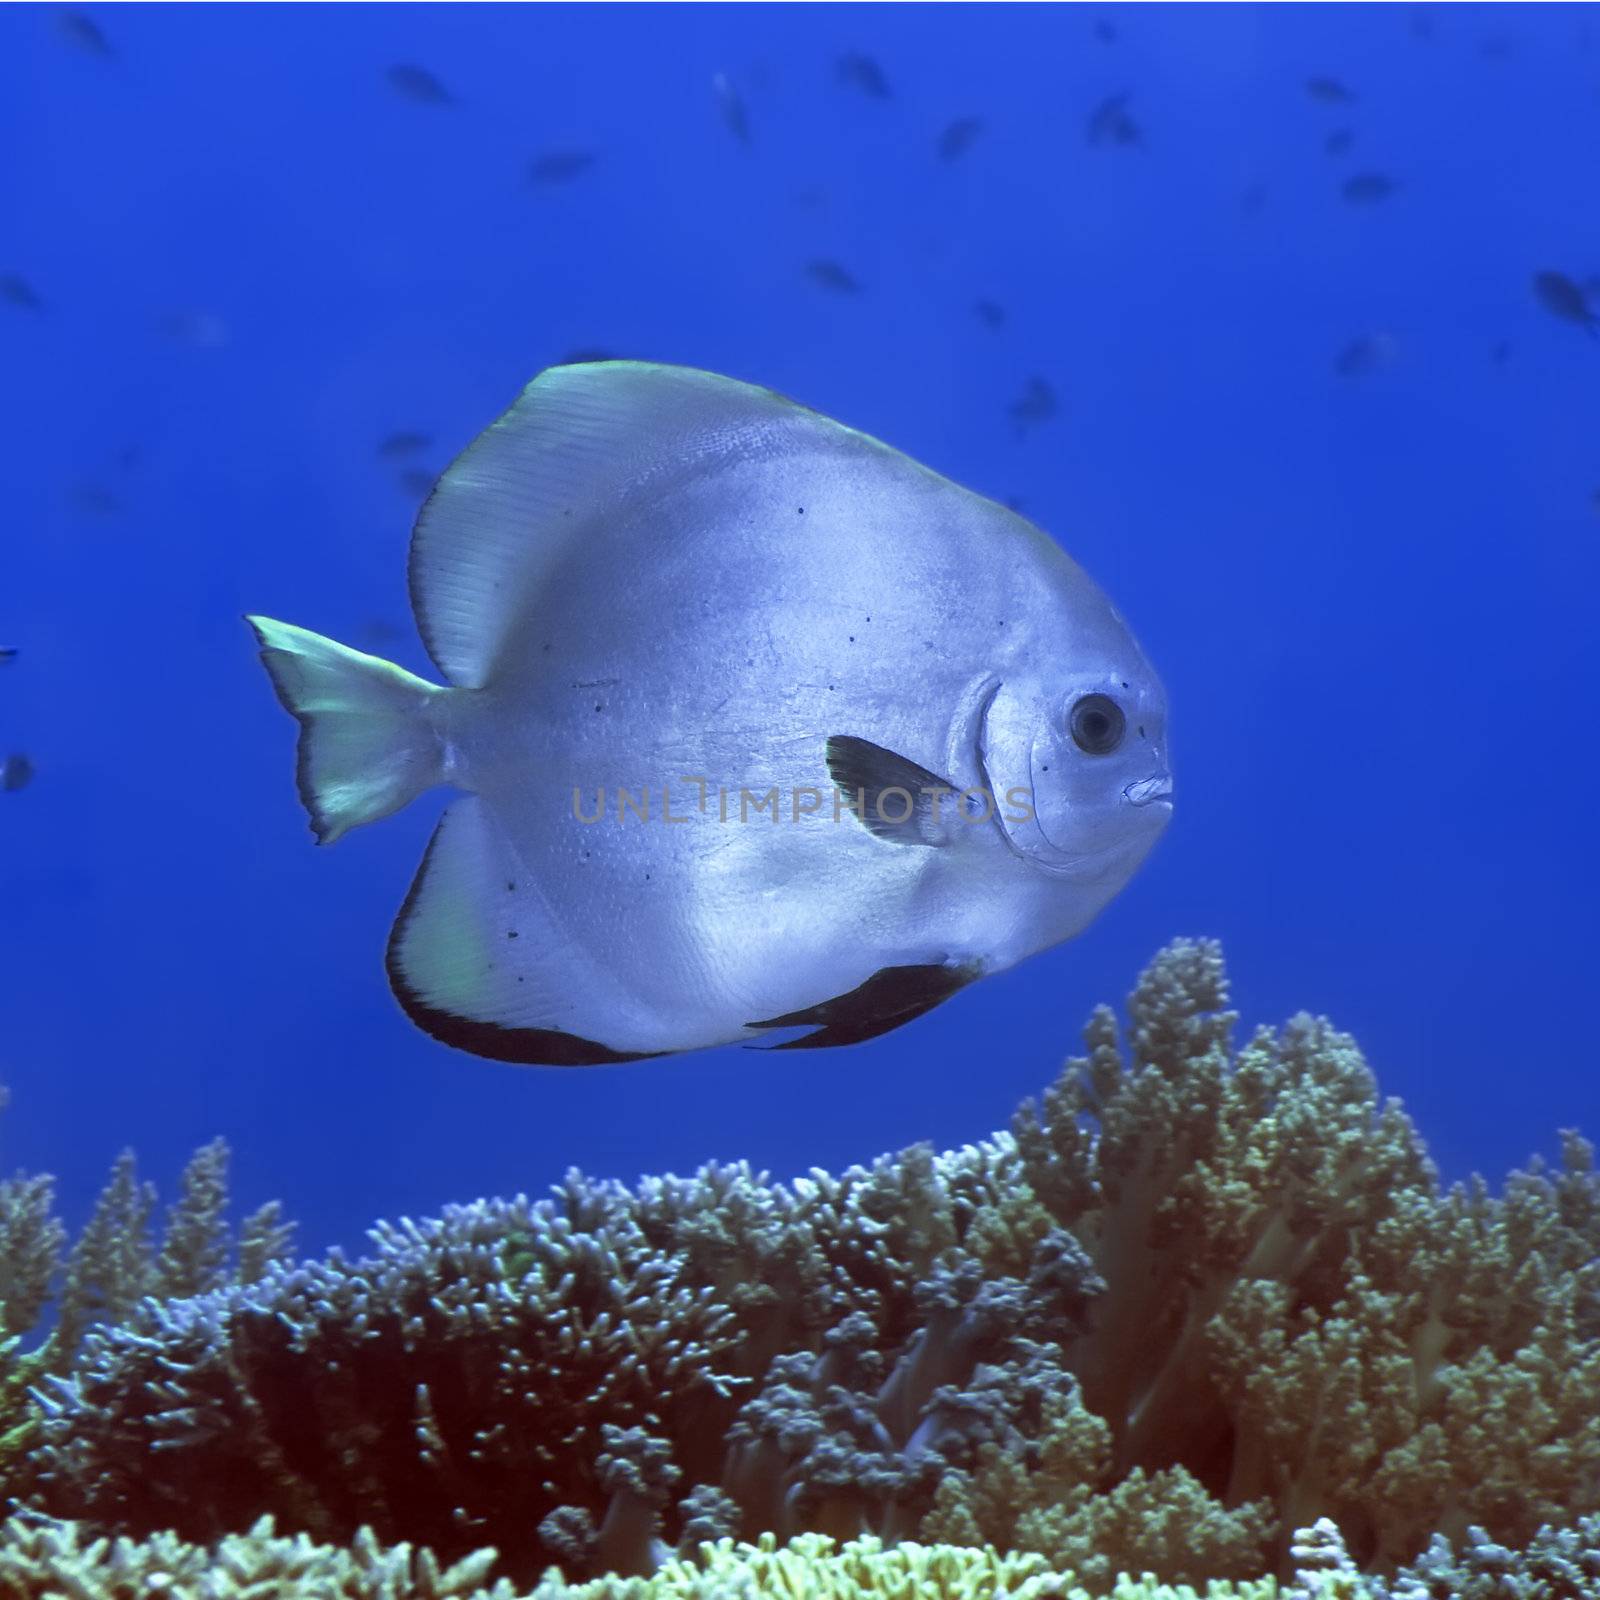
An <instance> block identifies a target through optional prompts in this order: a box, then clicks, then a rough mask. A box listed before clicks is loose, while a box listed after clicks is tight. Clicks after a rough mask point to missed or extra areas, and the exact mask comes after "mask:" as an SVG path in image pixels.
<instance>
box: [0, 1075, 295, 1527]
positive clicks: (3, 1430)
mask: <svg viewBox="0 0 1600 1600" xmlns="http://www.w3.org/2000/svg"><path fill="white" fill-rule="evenodd" d="M6 1104H7V1095H6V1091H5V1090H4V1089H3V1088H0V1110H3V1109H4V1108H5V1106H6ZM228 1154H229V1152H228V1145H227V1142H226V1141H225V1140H222V1139H216V1140H213V1141H212V1142H211V1143H210V1144H208V1145H205V1146H204V1147H203V1148H201V1149H199V1150H197V1151H196V1152H195V1154H194V1156H193V1157H192V1158H191V1160H190V1161H189V1164H188V1165H187V1166H186V1167H185V1168H184V1171H183V1175H182V1177H181V1179H180V1180H179V1195H178V1198H177V1200H176V1201H175V1202H174V1203H173V1204H172V1206H171V1207H170V1209H169V1211H168V1213H167V1218H166V1225H165V1228H164V1230H163V1233H162V1240H161V1245H160V1249H159V1252H158V1251H157V1249H156V1246H155V1243H154V1240H153V1239H152V1237H151V1230H150V1217H151V1213H152V1211H153V1209H154V1207H155V1200H156V1195H155V1190H154V1189H153V1188H152V1187H151V1186H150V1185H149V1184H147V1183H142V1182H141V1181H140V1179H139V1176H138V1171H137V1167H136V1165H135V1162H134V1157H133V1152H132V1151H131V1150H125V1151H123V1153H122V1154H121V1155H120V1156H119V1157H118V1158H117V1160H116V1162H115V1164H114V1165H113V1167H112V1169H111V1177H110V1179H109V1181H108V1182H107V1184H106V1187H105V1189H104V1190H103V1191H102V1192H101V1195H100V1198H99V1200H98V1201H97V1202H96V1204H95V1208H94V1213H93V1215H92V1216H91V1217H90V1219H89V1221H88V1223H87V1224H86V1226H85V1227H84V1230H83V1232H82V1234H81V1235H80V1236H79V1238H78V1240H77V1242H76V1243H75V1244H74V1245H73V1246H72V1248H71V1250H70V1251H68V1250H67V1249H66V1244H67V1230H66V1228H65V1227H64V1226H63V1225H62V1223H61V1222H60V1220H59V1219H58V1218H57V1217H56V1215H55V1212H54V1183H53V1180H52V1179H50V1178H49V1177H47V1176H42V1175H30V1174H27V1173H18V1174H17V1175H16V1176H14V1177H11V1178H7V1179H5V1180H4V1181H3V1182H0V1500H3V1501H4V1502H5V1503H6V1504H7V1505H10V1504H14V1503H15V1502H16V1501H17V1499H18V1498H19V1497H20V1496H21V1495H22V1494H23V1493H24V1492H25V1491H26V1489H27V1488H28V1486H29V1485H30V1484H31V1481H32V1474H31V1468H32V1467H33V1465H34V1464H35V1457H34V1455H33V1451H32V1447H33V1446H34V1445H35V1444H36V1443H37V1437H38V1426H39V1416H40V1410H39V1406H38V1405H37V1403H36V1402H35V1399H34V1398H33V1393H32V1391H33V1386H34V1385H35V1384H37V1383H40V1382H43V1381H45V1380H46V1379H47V1378H48V1377H49V1376H50V1375H51V1374H55V1375H58V1376H59V1375H61V1374H64V1373H67V1372H70V1371H71V1369H72V1368H73V1366H74V1365H75V1364H76V1362H77V1359H78V1356H79V1353H80V1350H81V1346H82V1342H83V1334H84V1331H85V1330H86V1329H87V1328H88V1327H89V1326H91V1325H92V1324H94V1323H98V1322H105V1321H111V1320H115V1319H117V1318H120V1317H124V1316H126V1315H128V1313H129V1312H130V1311H131V1310H132V1308H133V1307H134V1306H135V1305H136V1304H137V1303H138V1302H139V1301H140V1300H141V1299H142V1298H144V1297H146V1296H154V1297H163V1296H173V1295H192V1294H197V1293H201V1292H204V1291H206V1290H210V1289H215V1288H219V1287H221V1286H222V1285H223V1284H225V1283H246V1282H249V1281H251V1280H252V1279H254V1278H257V1277H259V1276H260V1275H261V1274H262V1273H263V1272H264V1271H265V1270H266V1269H267V1267H268V1266H269V1265H270V1264H271V1263H272V1262H273V1261H275V1260H278V1259H281V1258H283V1257H286V1256H287V1255H288V1254H289V1253H290V1251H291V1249H292V1247H293V1239H294V1230H293V1227H292V1226H291V1225H289V1224H287V1223H285V1222H284V1221H283V1220H282V1215H281V1210H280V1207H279V1206H278V1203H277V1202H276V1201H271V1202H269V1203H268V1204H266V1205H264V1206H262V1207H261V1208H260V1209H259V1210H258V1211H256V1212H254V1213H252V1214H251V1215H250V1216H249V1217H247V1218H246V1219H245V1220H244V1222H243V1223H242V1224H241V1226H240V1229H239V1235H238V1239H237V1242H236V1243H235V1241H233V1239H232V1238H231V1236H230V1232H229V1228H228V1224H227V1218H226V1213H227V1206H228ZM230 1258H233V1259H234V1265H233V1267H232V1270H231V1271H230V1269H229V1261H230ZM52 1303H53V1304H54V1310H55V1315H54V1321H53V1324H51V1325H49V1326H46V1325H45V1313H46V1311H47V1309H48V1308H49V1307H50V1306H51V1305H52ZM25 1344H31V1346H32V1347H31V1348H28V1349H24V1345H25Z"/></svg>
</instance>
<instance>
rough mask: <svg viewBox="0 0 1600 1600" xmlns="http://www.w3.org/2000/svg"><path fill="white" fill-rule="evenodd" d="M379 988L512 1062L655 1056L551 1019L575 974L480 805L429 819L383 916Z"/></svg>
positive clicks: (454, 1038) (426, 1025) (582, 982)
mask: <svg viewBox="0 0 1600 1600" xmlns="http://www.w3.org/2000/svg"><path fill="white" fill-rule="evenodd" d="M387 965H388V970H389V984H390V987H391V988H392V989H393V990H394V993H395V998H396V999H397V1000H399V1002H400V1004H401V1006H402V1007H403V1008H404V1010H405V1013H406V1015H407V1016H408V1017H410V1019H411V1020H412V1021H413V1022H414V1023H416V1025H417V1026H418V1027H419V1028H421V1029H422V1030H423V1031H424V1032H425V1033H429V1034H432V1035H433V1037H434V1038H435V1039H438V1040H440V1041H441V1042H442V1043H444V1044H448V1045H451V1046H453V1047H454V1048H455V1049H457V1050H467V1051H470V1052H471V1053H472V1054H473V1055H477V1056H487V1057H488V1058H489V1059H491V1060H493V1061H510V1062H515V1063H518V1064H519V1065H523V1066H552V1067H593V1066H603V1065H606V1064H609V1063H611V1062H616V1061H640V1060H643V1059H645V1058H646V1057H647V1056H651V1055H656V1054H660V1053H661V1052H658V1051H627V1050H615V1049H613V1048H611V1047H610V1046H609V1045H606V1044H603V1043H601V1042H599V1041H598V1040H595V1039H590V1038H585V1037H583V1036H582V1035H581V1033H580V1032H578V1031H576V1029H574V1028H568V1027H564V1026H563V1025H562V1024H563V1022H564V1021H565V1020H566V1019H567V1018H569V1017H575V1016H576V1015H577V1012H578V1005H577V1002H578V1001H580V1000H582V999H583V998H584V997H585V988H586V984H587V983H588V981H589V980H588V978H587V974H586V972H585V969H584V967H583V966H582V964H581V962H580V960H579V959H578V957H577V956H576V955H575V954H574V953H573V950H572V947H571V945H570V943H569V942H568V941H566V940H564V939H563V938H562V937H561V936H560V933H559V930H558V929H556V928H555V927H554V926H553V924H552V922H551V919H550V915H549V912H548V911H547V909H546V908H545V905H544V901H543V897H542V896H541V895H540V894H539V893H538V891H537V889H536V887H535V886H534V885H533V884H532V883H530V882H529V881H528V874H527V872H526V871H525V870H524V869H523V867H522V866H521V864H520V863H519V862H518V860H517V858H516V856H515V853H514V852H513V851H512V849H511V847H510V845H509V843H508V842H507V841H506V839H505V838H504V836H503V835H502V833H501V831H500V829H499V828H498V827H497V826H496V825H495V823H494V820H493V818H492V816H491V815H490V813H489V812H488V810H487V808H486V807H485V806H484V804H483V802H482V801H481V800H480V799H479V798H478V797H477V796H476V795H466V796H463V797H462V798H461V799H458V800H456V801H453V802H452V803H451V805H450V808H449V809H448V810H447V811H446V812H445V814H444V816H443V817H441V818H440V820H439V825H438V827H437V828H436V829H435V830H434V834H433V838H432V839H431V840H430V841H429V843H428V849H427V852H426V854H425V855H424V856H423V858H422V865H421V866H420V867H419V868H418V869H417V876H416V878H415V879H414V880H413V882H412V885H411V892H410V893H409V894H408V895H407V896H406V901H405V904H404V905H403V906H402V907H401V909H400V914H399V916H398V917H397V918H396V919H395V924H394V930H393V932H392V933H391V934H390V936H389V950H388V957H387Z"/></svg>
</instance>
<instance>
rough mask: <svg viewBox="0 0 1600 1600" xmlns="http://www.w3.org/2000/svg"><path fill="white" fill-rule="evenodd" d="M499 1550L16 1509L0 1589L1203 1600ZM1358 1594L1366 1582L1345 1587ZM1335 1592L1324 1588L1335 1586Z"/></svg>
mask: <svg viewBox="0 0 1600 1600" xmlns="http://www.w3.org/2000/svg"><path fill="white" fill-rule="evenodd" d="M494 1562H495V1552H494V1551H493V1550H482V1551H479V1552H478V1553H477V1554H476V1555H473V1556H469V1557H467V1558H466V1559H465V1560H463V1561H460V1562H457V1563H456V1565H455V1566H453V1567H450V1568H448V1569H441V1568H440V1566H439V1563H438V1562H437V1560H435V1558H434V1556H433V1555H432V1553H431V1552H430V1551H428V1550H426V1549H423V1550H416V1549H413V1547H412V1546H410V1545H404V1544H402V1545H396V1546H393V1547H390V1548H387V1549H386V1548H384V1547H383V1546H381V1545H379V1544H378V1542H377V1541H376V1540H375V1539H374V1538H373V1537H372V1536H371V1534H370V1533H368V1532H366V1531H365V1530H363V1531H362V1532H360V1533H358V1534H357V1535H356V1538H355V1540H354V1541H353V1542H352V1544H351V1545H350V1546H348V1547H342V1546H341V1547H333V1546H328V1545H321V1544H316V1543H314V1542H313V1541H312V1540H310V1539H308V1538H307V1537H306V1536H305V1535H304V1534H301V1535H298V1536H296V1537H294V1538H283V1537H281V1536H279V1535H278V1534H276V1533H275V1532H274V1529H273V1523H272V1519H271V1518H270V1517H264V1518H262V1520H261V1521H260V1522H259V1523H257V1524H256V1526H255V1527H253V1528H252V1529H251V1530H250V1531H249V1532H248V1533H246V1534H230V1535H228V1536H227V1537H226V1538H224V1539H221V1540H219V1541H218V1542H217V1543H216V1544H214V1545H212V1546H209V1547H205V1546H197V1545H193V1544H189V1543H186V1542H185V1541H183V1540H181V1539H179V1538H177V1537H175V1536H174V1535H172V1534H170V1533H168V1534H158V1535H156V1536H155V1537H154V1538H152V1539H149V1540H146V1541H136V1540H132V1539H128V1538H118V1539H108V1538H104V1537H99V1538H96V1537H94V1536H92V1535H89V1534H87V1533H85V1531H84V1530H83V1529H81V1528H80V1527H78V1526H77V1525H76V1524H73V1523H70V1522H52V1521H50V1520H48V1519H42V1518H41V1519H36V1520H34V1521H31V1522H23V1521H21V1520H17V1519H14V1520H13V1521H12V1522H11V1523H10V1524H8V1525H6V1527H5V1528H4V1530H3V1531H0V1600H34V1597H35V1596H38V1595H41V1594H51V1595H55V1594H60V1595H71V1596H73V1597H74V1600H148V1597H149V1596H150V1595H152V1594H163V1595H168V1596H173V1597H174V1600H188V1597H190V1596H193V1597H196V1600H199V1597H204V1600H304V1597H305V1596H308V1595H315V1596H317V1597H318V1600H518V1597H519V1596H520V1597H521V1600H993V1597H995V1596H1000V1595H1004V1596H1007V1597H1009V1600H1047V1597H1048V1600H1197V1597H1196V1595H1195V1591H1194V1590H1192V1589H1183V1590H1177V1589H1172V1588H1169V1587H1167V1586H1165V1585H1162V1584H1158V1583H1156V1582H1155V1580H1154V1579H1150V1578H1145V1579H1141V1580H1137V1581H1136V1580H1132V1579H1124V1580H1122V1581H1120V1582H1119V1583H1118V1584H1116V1585H1115V1587H1114V1588H1112V1589H1109V1590H1096V1591H1094V1592H1093V1593H1091V1592H1090V1591H1089V1590H1086V1589H1083V1588H1081V1587H1079V1586H1078V1585H1077V1584H1076V1582H1075V1581H1074V1579H1073V1577H1072V1575H1071V1574H1070V1573H1057V1572H1052V1571H1051V1570H1050V1567H1049V1564H1048V1563H1047V1562H1046V1561H1045V1560H1044V1558H1043V1557H1042V1556H1037V1555H1021V1556H1017V1555H1011V1556H1003V1555H998V1554H996V1552H994V1551H993V1550H962V1549H954V1548H951V1547H948V1546H939V1545H934V1546H925V1545H918V1544H914V1543H904V1544H899V1545H892V1546H885V1545H884V1544H883V1543H882V1542H881V1541H880V1540H878V1539H875V1538H871V1537H867V1538H863V1539H859V1540H854V1541H852V1542H850V1543H847V1544H844V1545H842V1546H841V1545H839V1544H837V1543H836V1541H834V1540H833V1539H830V1538H828V1537H826V1536H825V1535H821V1534H801V1535H800V1536H799V1538H797V1539H795V1540H794V1541H792V1542H791V1543H789V1544H788V1545H785V1546H781V1547H780V1546H779V1545H778V1544H777V1543H776V1541H775V1540H774V1539H773V1538H772V1537H771V1536H770V1535H767V1536H766V1537H764V1538H763V1539H761V1540H760V1541H759V1542H758V1543H757V1544H754V1545H750V1544H735V1543H734V1541H733V1540H731V1539H722V1540H718V1541H715V1542H711V1543H706V1544H704V1545H702V1546H701V1547H700V1548H699V1550H698V1551H697V1552H696V1554H695V1556H694V1557H693V1558H691V1559H687V1560H674V1561H670V1562H668V1563H667V1564H666V1565H665V1566H664V1567H662V1569H661V1570H660V1571H659V1572H657V1573H655V1574H654V1575H653V1576H651V1577H649V1578H616V1577H605V1578H599V1579H595V1580H593V1581H591V1582H586V1583H579V1584H569V1583H566V1582H564V1581H563V1580H562V1578H561V1576H560V1574H559V1573H558V1572H555V1571H551V1572H549V1573H547V1574H546V1575H545V1576H544V1577H543V1578H542V1579H541V1580H540V1581H539V1582H538V1583H537V1584H536V1585H535V1586H534V1587H533V1588H532V1589H531V1591H521V1590H518V1589H517V1588H516V1587H515V1586H514V1585H512V1584H511V1583H509V1582H508V1581H507V1580H506V1579H505V1578H503V1577H502V1578H496V1579H494V1580H492V1581H488V1580H489V1573H490V1571H491V1569H492V1568H493V1566H494ZM1277 1593H1278V1589H1277V1585H1276V1584H1275V1583H1274V1582H1273V1581H1272V1580H1271V1579H1270V1578H1269V1579H1265V1580H1262V1581H1260V1582H1257V1583H1247V1584H1243V1585H1239V1586H1235V1585H1233V1584H1213V1585H1210V1586H1209V1587H1208V1588H1207V1589H1206V1590H1205V1591H1204V1594H1205V1596H1206V1597H1207V1600H1273V1596H1274V1595H1276V1594H1277ZM1348 1595H1349V1597H1350V1600H1365V1597H1366V1595H1367V1591H1366V1590H1360V1591H1356V1590H1351V1591H1348ZM1330 1600H1331V1596H1330Z"/></svg>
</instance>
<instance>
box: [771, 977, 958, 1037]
mask: <svg viewBox="0 0 1600 1600" xmlns="http://www.w3.org/2000/svg"><path fill="white" fill-rule="evenodd" d="M977 976H978V969H977V967H976V966H971V965H965V966H944V965H934V964H930V965H927V966H916V967H883V968H881V969H880V970H879V971H877V972H875V973H873V975H872V976H871V977H870V978H868V979H867V981H866V982H865V983H863V984H860V985H858V986H857V987H856V988H854V989H852V990H850V991H849V993H847V994H841V995H835V996H834V997H833V999H831V1000H823V1001H821V1002H820V1003H819V1004H817V1005H814V1006H807V1007H806V1008H805V1009H804V1010H803V1011H791V1012H789V1013H788V1014H787V1015H785V1016H781V1017H773V1018H771V1019H770V1020H769V1021H766V1022H752V1023H750V1024H748V1026H750V1027H752V1028H800V1027H811V1028H814V1029H815V1030H816V1031H815V1032H814V1033H808V1034H805V1035H804V1036H803V1037H801V1038H799V1039H788V1040H785V1041H784V1043H782V1044H775V1045H770V1046H768V1048H769V1049H772V1050H821V1049H826V1048H827V1047H829V1046H831V1045H840V1044H859V1043H860V1042H861V1041H862V1040H863V1039H876V1038H877V1037H878V1035H879V1034H880V1033H889V1032H891V1031H892V1030H893V1029H895V1028H898V1027H899V1026H900V1025H901V1024H902V1023H906V1022H910V1021H912V1020H913V1019H915V1018H917V1017H920V1016H921V1015H922V1014H923V1012H924V1011H931V1010H933V1008H934V1007H935V1006H936V1005H938V1004H939V1003H940V1002H941V1001H943V1000H948V999H949V998H950V996H951V995H953V994H954V993H955V992H956V991H957V990H958V989H964V988H965V987H966V986H967V985H968V984H969V983H971V982H972V980H973V979H974V978H976V977H977Z"/></svg>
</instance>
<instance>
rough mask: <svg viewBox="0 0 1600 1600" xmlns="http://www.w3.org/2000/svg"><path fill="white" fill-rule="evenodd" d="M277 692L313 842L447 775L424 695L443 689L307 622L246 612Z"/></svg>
mask: <svg viewBox="0 0 1600 1600" xmlns="http://www.w3.org/2000/svg"><path fill="white" fill-rule="evenodd" d="M245 621H246V622H248V623H249V624H250V626H251V627H252V628H253V629H254V630H255V635H256V638H257V639H258V640H260V642H261V660H262V663H263V665H265V667H266V669H267V672H268V673H269V674H270V675H271V678H272V686H273V688H274V689H276V690H277V691H278V698H279V700H281V701H282V702H283V705H284V709H285V710H287V711H288V712H289V713H290V714H291V715H292V716H293V717H294V718H295V720H296V721H297V722H298V723H299V724H300V749H299V767H298V771H297V774H296V776H297V781H298V783H299V786H300V799H301V801H302V803H303V804H304V805H305V808H306V810H307V811H308V812H310V814H311V831H312V832H313V833H315V834H316V836H317V842H318V843H319V844H332V843H333V841H334V840H335V839H338V838H340V837H341V836H342V835H344V834H346V833H348V832H349V831H350V829H351V828H356V827H359V826H360V825H361V824H362V823H363V822H376V821H377V820H378V818H380V817H387V816H388V815H389V814H390V813H391V812H395V811H398V810H399V809H400V808H401V806H403V805H405V804H406V803H407V801H409V800H414V799H415V798H416V797H417V796H418V795H419V794H421V793H422V791H423V790H424V789H428V788H431V787H432V786H433V785H434V784H436V783H438V782H440V781H441V780H442V778H443V776H444V750H443V748H442V746H441V744H440V742H439V736H438V734H437V732H436V731H435V730H434V726H433V722H432V719H431V717H430V716H429V705H428V702H429V701H430V700H431V699H432V698H433V696H434V695H437V694H442V693H443V692H444V691H443V690H441V689H438V688H436V687H435V686H434V685H433V684H431V683H424V682H423V680H422V679H421V678H417V677H413V676H412V674H411V673H409V672H406V671H405V670H404V669H403V668H401V667H397V666H395V665H394V664H393V663H391V662H388V661H383V660H380V659H379V658H378V657H377V656H369V655H363V654H362V653H361V652H360V651H359V650H350V649H347V648H346V647H345V646H344V645H342V644H335V643H334V642H333V640H332V639H324V638H323V637H322V636H321V635H320V634H316V633H311V632H308V631H307V630H306V629H305V628H295V627H291V626H290V624H288V623H287V622H274V621H273V620H272V619H271V618H270V617H246V618H245Z"/></svg>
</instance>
